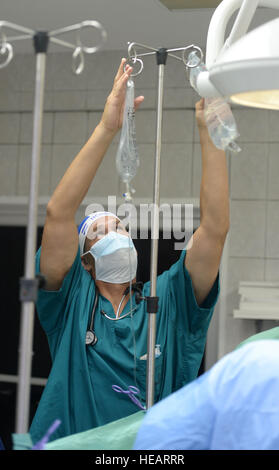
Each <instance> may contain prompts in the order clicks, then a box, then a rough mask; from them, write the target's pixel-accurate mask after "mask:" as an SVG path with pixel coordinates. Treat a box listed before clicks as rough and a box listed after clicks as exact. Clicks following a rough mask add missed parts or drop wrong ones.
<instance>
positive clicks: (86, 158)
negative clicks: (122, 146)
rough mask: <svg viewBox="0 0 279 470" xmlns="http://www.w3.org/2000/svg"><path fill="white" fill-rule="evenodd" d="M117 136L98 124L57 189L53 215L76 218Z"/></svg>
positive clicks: (53, 196) (51, 212) (54, 196)
mask: <svg viewBox="0 0 279 470" xmlns="http://www.w3.org/2000/svg"><path fill="white" fill-rule="evenodd" d="M114 135H115V133H113V132H109V131H108V130H106V129H104V127H103V126H102V125H101V124H99V125H98V126H97V127H96V129H95V130H94V132H93V134H92V135H91V137H90V138H89V139H88V141H87V142H86V144H85V145H84V146H83V148H82V149H81V150H80V152H79V153H78V155H77V156H76V157H75V159H74V160H73V162H72V163H71V165H70V166H69V168H68V169H67V171H66V173H65V174H64V176H63V178H62V179H61V181H60V182H59V184H58V186H57V188H56V189H55V191H54V193H53V195H52V197H51V199H50V201H49V204H48V213H49V214H52V215H55V216H58V217H59V218H61V217H65V218H67V219H69V218H74V217H75V214H76V212H77V210H78V208H79V206H80V204H81V202H82V201H83V199H84V197H85V196H86V194H87V192H88V189H89V187H90V185H91V183H92V181H93V179H94V177H95V175H96V172H97V170H98V168H99V166H100V164H101V162H102V159H103V157H104V155H105V153H106V151H107V149H108V147H109V145H110V144H111V142H112V140H113V137H114Z"/></svg>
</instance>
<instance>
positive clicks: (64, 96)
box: [52, 90, 87, 112]
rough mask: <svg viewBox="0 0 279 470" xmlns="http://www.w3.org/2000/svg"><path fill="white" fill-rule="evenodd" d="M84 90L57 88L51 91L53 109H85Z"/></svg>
mask: <svg viewBox="0 0 279 470" xmlns="http://www.w3.org/2000/svg"><path fill="white" fill-rule="evenodd" d="M86 105H87V91H86V90H57V91H53V92H52V110H53V111H60V112H61V111H68V110H73V111H83V110H84V111H85V110H86V109H87V106H86Z"/></svg>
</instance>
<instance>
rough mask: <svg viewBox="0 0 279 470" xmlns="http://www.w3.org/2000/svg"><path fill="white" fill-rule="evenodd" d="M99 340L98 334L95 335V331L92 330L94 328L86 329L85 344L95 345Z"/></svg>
mask: <svg viewBox="0 0 279 470" xmlns="http://www.w3.org/2000/svg"><path fill="white" fill-rule="evenodd" d="M97 341H98V338H97V336H96V335H95V333H94V331H92V330H87V331H86V336H85V344H86V345H91V346H95V344H96V343H97Z"/></svg>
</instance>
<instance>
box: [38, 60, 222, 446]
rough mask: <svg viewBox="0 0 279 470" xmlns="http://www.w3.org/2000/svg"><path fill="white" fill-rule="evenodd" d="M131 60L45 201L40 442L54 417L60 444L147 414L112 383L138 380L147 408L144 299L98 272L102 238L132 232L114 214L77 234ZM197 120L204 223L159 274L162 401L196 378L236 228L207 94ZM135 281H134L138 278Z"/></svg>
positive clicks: (158, 395) (158, 387) (158, 391)
mask: <svg viewBox="0 0 279 470" xmlns="http://www.w3.org/2000/svg"><path fill="white" fill-rule="evenodd" d="M124 61H125V59H123V60H122V62H121V64H120V67H119V69H118V72H117V74H116V77H115V80H114V85H113V89H112V92H111V94H110V95H109V97H108V99H107V102H106V106H105V109H104V113H103V115H102V118H101V121H100V123H99V125H98V126H97V127H96V129H95V130H94V132H93V134H92V136H91V137H90V138H89V140H88V141H87V143H86V144H85V145H84V147H83V148H82V149H81V151H80V152H79V154H78V155H77V156H76V157H75V159H74V160H73V162H72V163H71V165H70V166H69V168H68V169H67V171H66V173H65V174H64V176H63V178H62V179H61V181H60V182H59V184H58V186H57V188H56V189H55V191H54V193H53V195H52V197H51V199H50V201H49V203H48V206H47V215H46V222H45V226H44V232H43V237H42V244H41V247H40V249H39V251H38V253H37V256H36V272H41V273H42V274H43V275H44V276H45V278H46V285H45V287H44V289H40V290H39V295H38V302H37V311H38V315H39V319H40V322H41V324H42V327H43V328H44V330H45V332H46V335H47V338H48V342H49V347H50V352H51V357H52V361H53V365H52V370H51V372H50V375H49V378H48V382H47V385H46V387H45V390H44V392H43V395H42V398H41V400H40V404H39V407H38V409H37V412H36V415H35V417H34V419H33V422H32V425H31V429H30V434H31V437H32V440H33V442H37V441H38V440H39V439H40V438H41V437H42V436H43V435H44V433H45V432H46V430H47V429H48V427H49V426H50V425H51V424H52V423H53V421H54V420H55V419H60V420H61V425H60V427H59V428H58V429H57V431H56V432H55V433H54V434H53V435H52V437H51V439H52V440H53V439H57V438H60V437H63V436H67V435H70V434H74V433H79V432H82V431H85V430H88V429H91V428H94V427H96V426H101V425H104V424H106V423H109V422H111V421H114V420H117V419H120V418H122V417H125V416H128V415H130V414H133V413H136V412H137V411H139V410H140V408H139V407H138V406H137V404H135V403H134V402H133V401H132V400H131V399H130V398H129V396H128V395H127V394H124V393H118V392H117V391H115V390H114V389H113V388H112V386H113V385H117V386H118V387H121V389H123V390H128V387H129V386H131V385H133V386H136V387H138V389H139V391H140V394H139V395H136V396H137V398H138V400H139V401H140V406H142V407H144V406H145V404H146V403H145V388H146V383H145V382H146V355H147V354H146V353H147V329H148V318H147V317H148V315H147V313H146V302H145V301H140V302H139V303H136V298H135V296H136V293H135V292H134V291H132V296H131V298H130V294H129V292H128V294H127V295H126V296H125V298H124V299H123V292H124V290H125V289H126V288H127V287H129V286H130V281H125V282H123V281H122V282H117V276H116V278H115V279H113V280H110V281H109V282H107V281H104V280H103V279H107V278H106V277H105V278H101V277H100V276H99V275H98V269H100V268H99V265H98V262H97V256H95V257H94V255H93V252H94V249H97V246H100V241H104V240H105V237H107V236H108V235H109V234H110V235H111V232H115V233H120V235H122V237H123V236H124V238H125V237H127V238H129V234H128V233H127V232H126V230H125V228H124V227H123V226H121V223H119V224H118V222H119V221H118V222H117V224H116V223H115V221H116V220H117V218H116V217H115V216H113V215H111V214H110V215H106V216H103V217H99V219H98V220H96V221H95V222H93V223H92V227H91V228H92V229H93V230H95V228H96V229H97V230H98V226H100V224H102V226H103V233H101V232H98V235H96V237H95V238H94V237H85V238H84V237H83V239H81V233H82V227H83V224H81V225H82V227H81V229H79V231H78V230H77V227H76V223H75V215H76V212H77V210H78V208H79V206H80V204H81V202H82V201H83V199H84V197H85V195H86V193H87V191H88V189H89V187H90V185H91V183H92V181H93V178H94V177H95V174H96V172H97V170H98V167H99V165H100V164H101V161H102V159H103V157H104V156H105V153H106V151H107V149H108V147H109V145H110V144H111V142H112V140H113V138H114V137H115V135H116V133H117V132H118V130H119V129H120V128H121V125H122V118H123V104H124V100H125V91H126V83H127V81H128V79H129V76H130V74H131V72H132V68H131V67H128V66H127V67H126V68H125V71H124V64H125V62H124ZM142 101H143V97H142V96H140V97H137V98H136V99H135V109H137V108H138V107H139V105H140V104H141V102H142ZM196 122H197V126H198V129H199V135H200V144H201V153H202V182H201V194H200V206H201V221H200V226H199V227H198V229H197V230H196V232H195V233H194V235H193V239H192V240H191V245H190V244H189V249H187V251H186V250H183V251H182V253H181V256H180V259H179V260H178V261H177V262H176V263H175V264H174V265H172V266H171V268H170V269H169V270H167V271H165V272H164V273H163V274H161V275H160V276H158V279H157V289H156V295H157V296H158V297H159V308H158V313H157V316H156V318H157V320H156V322H157V328H156V345H157V346H156V353H155V356H156V357H155V396H154V400H155V402H156V401H158V400H161V399H162V398H164V397H166V396H167V395H169V394H170V393H172V392H174V391H176V390H177V389H179V388H181V387H182V386H183V385H185V384H187V383H189V382H190V381H192V380H193V379H195V378H196V376H197V374H198V370H199V367H200V363H201V360H202V356H203V353H204V347H205V342H206V333H207V329H208V326H209V322H210V319H211V316H212V314H213V309H214V306H215V303H216V301H217V297H218V292H219V279H218V271H219V265H220V260H221V256H222V250H223V246H224V243H225V239H226V235H227V232H228V228H229V195H228V174H227V166H226V155H225V152H223V151H222V150H219V149H217V148H216V147H215V146H214V145H213V143H212V141H211V139H210V137H209V134H208V131H207V127H206V124H205V120H204V116H203V100H201V101H199V102H198V103H197V104H196ZM173 183H174V182H173ZM170 184H172V182H170ZM112 222H114V224H112ZM120 238H121V237H120ZM127 238H126V239H127ZM122 241H123V238H122ZM98 243H99V245H98ZM95 244H96V245H95ZM89 252H90V253H91V255H92V256H91V255H90V253H89ZM138 256H140V253H138ZM104 258H105V256H103V258H102V259H104ZM123 263H124V262H122V261H121V262H120V264H123ZM124 269H125V266H124ZM112 277H113V275H112ZM108 279H110V277H109V278H108ZM119 279H120V278H119ZM130 280H131V281H133V282H135V281H136V278H135V277H133V279H130ZM96 291H98V292H99V298H98V303H97V305H96V311H95V316H94V332H95V333H96V336H97V343H96V344H95V345H94V346H93V345H86V344H85V338H86V332H87V330H88V325H89V323H90V319H91V314H92V309H93V305H94V300H95V297H96V296H95V294H96ZM148 295H150V283H149V282H148V283H146V284H144V286H143V291H142V296H148ZM123 300H124V301H123ZM121 302H122V303H121ZM120 306H121V308H120ZM131 307H132V311H131Z"/></svg>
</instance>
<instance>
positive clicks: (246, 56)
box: [197, 0, 279, 109]
mask: <svg viewBox="0 0 279 470" xmlns="http://www.w3.org/2000/svg"><path fill="white" fill-rule="evenodd" d="M260 6H262V7H269V8H277V9H279V1H278V0H224V1H223V2H222V3H221V4H220V5H219V6H218V7H217V8H216V10H215V12H214V14H213V16H212V19H211V22H210V25H209V30H208V35H207V48H206V49H207V50H206V67H207V71H204V72H202V73H200V75H199V77H198V79H197V89H198V91H199V93H200V95H201V96H203V97H207V98H210V97H217V96H222V97H226V98H227V99H228V100H230V101H231V102H233V103H237V104H240V105H243V106H251V107H256V108H265V109H279V41H278V32H279V17H278V18H276V19H274V20H272V21H269V22H267V23H264V24H263V25H261V26H259V27H257V28H255V29H253V30H252V31H250V32H249V33H247V30H248V28H249V25H250V23H251V20H252V18H253V16H254V14H255V12H256V10H257V8H258V7H260ZM238 9H239V13H238V15H237V17H236V19H235V22H234V25H233V27H232V30H231V33H230V36H229V37H228V39H227V40H226V41H225V32H226V27H227V24H228V22H229V20H230V18H231V16H232V15H233V14H234V13H235V11H237V10H238Z"/></svg>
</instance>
